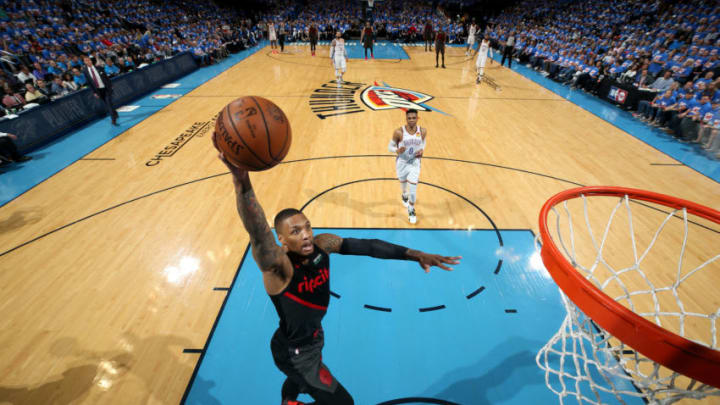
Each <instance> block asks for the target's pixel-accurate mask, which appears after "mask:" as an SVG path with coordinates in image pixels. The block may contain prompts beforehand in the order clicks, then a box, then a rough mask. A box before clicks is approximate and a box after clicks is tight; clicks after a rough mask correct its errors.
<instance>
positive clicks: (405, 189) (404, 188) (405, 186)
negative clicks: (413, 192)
mask: <svg viewBox="0 0 720 405" xmlns="http://www.w3.org/2000/svg"><path fill="white" fill-rule="evenodd" d="M400 186H402V196H403V198H404V199H408V198H409V197H408V183H407V182H404V183H400Z"/></svg>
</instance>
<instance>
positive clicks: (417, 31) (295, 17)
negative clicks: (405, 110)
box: [259, 0, 465, 43]
mask: <svg viewBox="0 0 720 405" xmlns="http://www.w3.org/2000/svg"><path fill="white" fill-rule="evenodd" d="M363 7H364V5H363V3H361V2H359V1H356V0H319V1H314V2H312V3H311V7H309V8H301V7H299V6H297V5H296V4H295V3H294V2H292V1H289V0H285V1H283V2H281V3H280V4H279V7H278V9H277V10H279V11H277V10H273V11H271V12H268V13H265V14H263V15H262V16H260V18H259V19H260V23H259V27H260V30H261V31H262V32H264V33H267V25H268V24H270V23H273V24H275V25H276V26H277V27H282V32H284V33H285V41H286V42H295V41H307V40H308V31H309V29H310V25H311V24H313V23H314V24H315V25H316V27H317V28H318V32H319V37H320V38H319V39H320V40H331V39H332V38H333V37H334V35H335V32H336V31H338V30H339V31H341V32H342V33H343V35H345V36H346V37H359V36H360V31H361V29H362V27H363V26H364V24H365V22H368V21H369V22H370V23H371V25H372V27H373V32H374V33H375V37H376V38H383V39H387V40H390V41H396V42H403V43H410V42H417V41H422V31H423V28H424V27H425V24H426V23H427V22H428V21H429V22H431V23H432V25H433V27H434V29H435V30H437V29H438V28H440V27H442V28H443V29H444V30H445V32H446V33H448V41H449V42H450V43H462V42H464V40H465V36H464V29H465V27H464V25H463V24H462V23H461V22H460V21H453V20H451V19H450V18H448V17H446V16H445V15H444V14H442V13H441V12H439V11H438V9H437V8H433V7H432V2H426V1H412V0H383V1H376V2H374V4H373V7H372V9H371V10H370V11H368V10H363Z"/></svg>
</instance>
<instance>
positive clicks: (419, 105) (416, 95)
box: [310, 80, 448, 120]
mask: <svg viewBox="0 0 720 405" xmlns="http://www.w3.org/2000/svg"><path fill="white" fill-rule="evenodd" d="M364 86H365V84H363V83H352V82H345V83H342V84H341V85H337V83H336V82H335V81H334V80H333V81H330V82H328V83H326V84H323V85H322V86H321V87H320V88H318V89H315V90H314V91H313V93H312V94H311V95H310V108H311V109H312V112H313V113H315V115H317V117H318V118H320V119H323V120H324V119H325V118H328V117H335V116H340V115H347V114H355V113H360V112H364V111H366V110H365V109H363V108H362V106H361V104H360V102H358V101H357V100H356V98H355V95H356V93H357V92H358V91H360V89H361V88H362V87H364ZM359 98H360V101H362V104H364V105H365V106H366V107H367V108H369V109H370V110H372V111H384V110H393V109H401V110H408V109H411V108H413V109H416V110H418V111H435V112H439V113H440V114H443V115H448V114H445V113H444V112H442V111H440V110H438V109H436V108H433V107H430V106H429V105H427V102H429V101H430V100H432V99H433V96H431V95H429V94H425V93H420V92H418V91H414V90H408V89H401V88H397V87H392V86H390V85H388V84H387V83H383V84H382V85H380V84H378V83H377V82H375V83H374V85H372V86H368V87H366V88H365V89H363V90H362V91H360V95H359Z"/></svg>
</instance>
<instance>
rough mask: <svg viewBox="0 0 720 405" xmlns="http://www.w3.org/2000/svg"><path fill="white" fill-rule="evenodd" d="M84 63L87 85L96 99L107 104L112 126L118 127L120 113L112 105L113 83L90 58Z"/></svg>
mask: <svg viewBox="0 0 720 405" xmlns="http://www.w3.org/2000/svg"><path fill="white" fill-rule="evenodd" d="M83 62H84V63H85V66H83V68H82V72H83V74H84V75H85V79H87V84H88V85H89V86H90V88H91V89H92V91H93V93H95V97H96V98H99V99H101V100H102V101H103V102H104V103H105V108H106V109H107V112H108V115H109V116H110V118H111V119H112V124H113V125H117V124H118V123H117V119H118V113H117V111H115V107H113V105H112V82H111V81H110V78H109V77H108V76H107V74H105V71H104V70H103V69H98V68H96V67H95V66H93V64H92V60H90V58H89V57H87V56H86V57H84V58H83Z"/></svg>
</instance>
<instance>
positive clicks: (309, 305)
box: [270, 246, 330, 342]
mask: <svg viewBox="0 0 720 405" xmlns="http://www.w3.org/2000/svg"><path fill="white" fill-rule="evenodd" d="M288 257H289V258H290V262H291V263H292V266H293V276H292V280H290V284H289V285H288V286H287V287H286V288H285V290H283V291H282V292H281V293H280V294H277V295H271V296H270V298H271V299H272V302H273V304H275V309H276V310H277V313H278V316H280V330H281V331H282V332H283V334H284V335H285V337H286V338H287V339H288V340H289V341H291V342H292V341H297V340H301V339H305V338H308V337H311V336H313V335H314V334H315V333H316V331H318V330H321V329H322V325H321V322H322V319H323V317H324V316H325V313H326V312H327V306H328V303H329V302H330V256H328V254H327V253H325V252H324V251H323V250H322V249H320V248H319V247H317V246H315V252H314V253H313V254H312V255H310V258H309V260H308V262H307V263H306V264H302V262H303V261H304V260H305V259H306V257H302V256H299V255H297V254H294V253H292V252H290V253H288Z"/></svg>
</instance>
